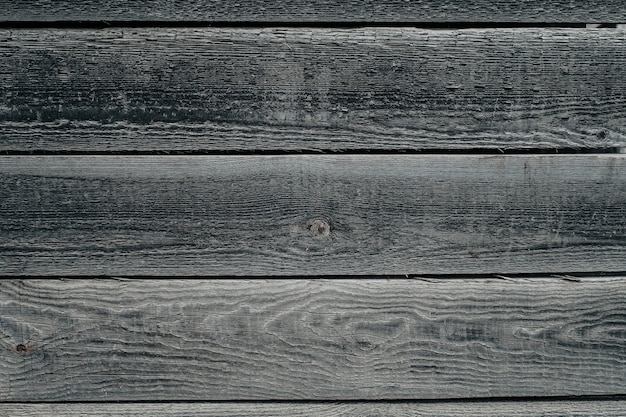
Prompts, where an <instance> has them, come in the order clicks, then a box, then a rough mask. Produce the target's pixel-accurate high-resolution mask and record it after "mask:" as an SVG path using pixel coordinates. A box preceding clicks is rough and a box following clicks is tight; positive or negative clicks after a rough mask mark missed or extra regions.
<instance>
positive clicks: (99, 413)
mask: <svg viewBox="0 0 626 417" xmlns="http://www.w3.org/2000/svg"><path fill="white" fill-rule="evenodd" d="M625 409H626V401H602V402H598V401H593V402H590V401H550V402H547V401H537V402H534V401H533V402H530V401H512V402H506V403H501V402H486V403H469V404H468V403H462V402H458V403H445V404H428V403H427V404H418V403H413V404H411V403H409V404H407V403H382V404H376V403H371V402H367V403H347V404H345V403H344V404H341V403H340V404H302V403H286V404H282V403H281V404H267V403H245V404H237V403H234V404H233V403H228V404H224V403H192V404H189V403H174V404H162V403H161V404H150V403H147V404H146V403H142V404H0V413H3V414H5V415H7V416H15V415H19V416H22V417H44V416H45V417H48V416H55V417H57V416H62V417H78V416H80V417H113V416H115V417H118V416H124V417H144V416H145V417H153V416H159V417H311V416H318V417H363V416H368V417H467V416H481V417H502V416H507V417H589V416H595V417H623V416H624V410H625Z"/></svg>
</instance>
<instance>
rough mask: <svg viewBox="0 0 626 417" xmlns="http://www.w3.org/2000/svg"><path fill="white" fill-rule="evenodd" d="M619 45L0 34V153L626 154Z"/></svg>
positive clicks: (202, 34)
mask: <svg viewBox="0 0 626 417" xmlns="http://www.w3.org/2000/svg"><path fill="white" fill-rule="evenodd" d="M522 3H523V4H524V5H525V4H526V3H527V2H522ZM522 3H520V4H522ZM54 4H55V7H57V5H58V2H54ZM232 4H233V5H234V4H235V3H232ZM176 7H177V9H178V4H177V6H176ZM237 7H239V6H237ZM594 7H597V5H594ZM183 9H184V7H183ZM146 10H148V9H146ZM490 16H491V13H490ZM625 42H626V32H625V31H621V30H615V29H612V30H611V29H597V30H591V29H590V30H574V29H560V30H556V29H553V30H548V29H523V30H522V29H497V30H457V31H441V30H439V31H438V30H423V29H412V28H364V29H352V30H336V29H309V28H297V29H284V28H282V29H281V28H270V29H228V28H221V29H220V28H214V29H211V28H195V29H189V28H186V29H182V28H170V29H164V28H158V29H150V28H147V29H146V28H144V29H141V28H138V29H136V28H125V29H111V30H74V31H73V30H41V29H40V30H3V31H0V85H1V86H2V88H1V89H0V102H1V103H2V106H1V107H0V151H37V150H43V151H57V150H62V151H63V150H70V151H77V152H82V151H98V152H101V151H110V152H114V151H172V150H174V151H183V150H184V151H190V150H191V151H202V150H252V151H255V150H277V149H279V150H301V149H314V150H319V149H322V150H337V149H348V150H350V149H471V148H491V149H496V148H550V149H551V148H564V147H565V148H578V147H592V148H598V147H612V146H624V144H625V143H626V128H625V126H626V116H625V114H626V113H625V112H624V108H626V99H625V97H626V83H624V68H625V67H626V49H625V48H624V43H625Z"/></svg>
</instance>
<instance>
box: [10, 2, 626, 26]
mask: <svg viewBox="0 0 626 417" xmlns="http://www.w3.org/2000/svg"><path fill="white" fill-rule="evenodd" d="M0 20H1V21H20V20H27V21H57V20H61V21H66V20H80V21H85V20H86V21H101V20H106V21H109V22H115V21H129V20H131V21H132V20H150V21H157V22H161V21H165V22H170V21H208V22H214V21H220V22H287V23H291V22H294V21H302V22H355V21H356V22H487V23H493V22H538V23H544V22H549V23H562V22H580V23H591V22H598V23H608V22H614V23H623V22H626V8H625V6H624V3H623V2H621V1H619V0H603V1H600V2H592V3H590V2H588V1H583V0H549V1H539V0H525V1H523V2H519V1H514V0H496V1H486V0H469V1H461V0H443V1H435V0H414V1H410V2H408V1H403V0H379V1H375V2H373V1H367V0H358V1H354V0H352V1H339V0H324V1H320V0H317V1H305V0H288V1H280V2H260V1H258V0H242V1H238V2H231V1H210V2H207V1H201V0H186V1H182V2H175V3H172V2H168V1H163V0H156V1H155V0H140V1H132V2H126V1H123V0H108V1H106V2H98V1H95V0H80V1H76V0H59V1H54V2H39V1H35V0H15V1H11V2H6V4H3V9H2V11H1V12H0Z"/></svg>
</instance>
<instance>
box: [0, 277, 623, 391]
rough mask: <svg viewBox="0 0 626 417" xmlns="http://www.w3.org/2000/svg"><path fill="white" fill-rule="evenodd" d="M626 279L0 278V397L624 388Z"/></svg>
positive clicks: (621, 389) (597, 389) (593, 389)
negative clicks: (575, 280) (0, 279)
mask: <svg viewBox="0 0 626 417" xmlns="http://www.w3.org/2000/svg"><path fill="white" fill-rule="evenodd" d="M625 312H626V280H624V278H622V277H619V278H612V279H593V278H589V279H587V280H585V281H582V282H572V281H571V280H569V279H568V278H565V279H556V278H545V279H534V280H521V279H512V280H497V279H493V280H487V279H481V280H461V279H459V280H417V279H412V280H385V279H346V280H324V279H313V280H303V279H288V280H245V279H242V280H181V279H171V280H122V281H119V280H111V279H108V280H98V279H92V280H86V279H76V280H73V279H70V280H57V279H41V280H2V281H0V375H1V376H0V399H1V400H4V401H6V400H11V401H28V400H37V401H67V400H71V401H81V400H110V401H116V400H154V399H156V398H158V399H160V400H244V399H269V400H279V399H287V400H289V399H323V400H342V399H344V400H353V399H354V400H358V399H369V400H374V399H432V398H473V397H503V396H511V397H517V396H534V395H545V396H550V395H591V394H616V393H617V394H623V393H625V392H626V350H625V349H624V341H625V337H626V313H625Z"/></svg>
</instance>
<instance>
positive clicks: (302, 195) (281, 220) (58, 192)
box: [0, 155, 626, 276]
mask: <svg viewBox="0 0 626 417" xmlns="http://www.w3.org/2000/svg"><path fill="white" fill-rule="evenodd" d="M625 178H626V155H586V156H578V155H563V156H556V155H549V156H530V155H529V156H526V155H517V156H498V155H496V156H491V155H489V156H477V155H447V156H446V155H443V156H441V155H424V156H419V155H335V156H332V155H327V156H322V155H300V156H297V155H288V156H159V157H152V156H143V157H142V156H70V157H62V156H35V157H33V156H4V157H0V273H1V274H4V275H65V274H69V275H99V274H102V275H137V274H138V275H169V274H177V275H199V276H207V275H214V276H219V275H248V276H249V275H261V276H263V275H291V274H296V275H313V276H315V275H323V274H384V275H387V274H424V273H437V274H439V273H441V274H454V273H514V272H519V273H523V272H535V273H537V272H538V273H545V272H563V271H566V272H567V271H579V272H585V271H588V272H593V271H614V272H619V271H624V270H626V181H624V179H625Z"/></svg>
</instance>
